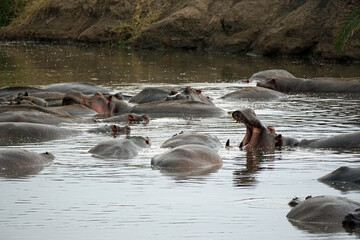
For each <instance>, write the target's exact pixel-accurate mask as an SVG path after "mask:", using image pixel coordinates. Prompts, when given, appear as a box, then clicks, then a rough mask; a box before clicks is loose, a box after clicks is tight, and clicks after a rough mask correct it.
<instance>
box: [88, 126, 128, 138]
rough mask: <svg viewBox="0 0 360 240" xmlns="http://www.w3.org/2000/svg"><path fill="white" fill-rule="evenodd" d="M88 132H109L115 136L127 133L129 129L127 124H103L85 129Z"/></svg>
mask: <svg viewBox="0 0 360 240" xmlns="http://www.w3.org/2000/svg"><path fill="white" fill-rule="evenodd" d="M87 132H89V133H98V134H111V135H113V136H117V135H120V134H126V135H129V134H130V132H131V129H130V127H129V126H125V127H120V126H118V125H114V124H113V125H104V126H100V127H95V128H91V129H89V130H87Z"/></svg>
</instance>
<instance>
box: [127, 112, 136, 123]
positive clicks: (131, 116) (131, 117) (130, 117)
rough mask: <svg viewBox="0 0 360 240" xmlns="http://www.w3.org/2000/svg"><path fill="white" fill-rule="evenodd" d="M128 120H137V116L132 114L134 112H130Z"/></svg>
mask: <svg viewBox="0 0 360 240" xmlns="http://www.w3.org/2000/svg"><path fill="white" fill-rule="evenodd" d="M128 120H129V122H136V117H135V116H134V115H132V114H129V115H128Z"/></svg>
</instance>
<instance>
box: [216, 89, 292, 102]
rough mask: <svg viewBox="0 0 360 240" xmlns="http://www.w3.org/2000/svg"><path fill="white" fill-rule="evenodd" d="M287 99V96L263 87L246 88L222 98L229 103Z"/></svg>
mask: <svg viewBox="0 0 360 240" xmlns="http://www.w3.org/2000/svg"><path fill="white" fill-rule="evenodd" d="M284 97H286V95H285V94H283V93H281V92H278V91H274V90H271V89H268V88H263V87H244V88H241V89H239V90H236V91H234V92H231V93H228V94H226V95H224V96H222V97H221V98H222V99H225V100H229V101H239V100H249V101H265V100H276V99H279V98H284Z"/></svg>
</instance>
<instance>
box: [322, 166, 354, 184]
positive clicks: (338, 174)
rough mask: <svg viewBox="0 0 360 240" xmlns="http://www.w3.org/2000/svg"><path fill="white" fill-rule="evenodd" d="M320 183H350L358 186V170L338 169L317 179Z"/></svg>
mask: <svg viewBox="0 0 360 240" xmlns="http://www.w3.org/2000/svg"><path fill="white" fill-rule="evenodd" d="M318 181H320V182H343V183H344V182H351V183H357V184H360V168H349V167H345V166H344V167H339V168H338V169H336V170H334V171H333V172H331V173H329V174H326V175H325V176H322V177H320V178H318Z"/></svg>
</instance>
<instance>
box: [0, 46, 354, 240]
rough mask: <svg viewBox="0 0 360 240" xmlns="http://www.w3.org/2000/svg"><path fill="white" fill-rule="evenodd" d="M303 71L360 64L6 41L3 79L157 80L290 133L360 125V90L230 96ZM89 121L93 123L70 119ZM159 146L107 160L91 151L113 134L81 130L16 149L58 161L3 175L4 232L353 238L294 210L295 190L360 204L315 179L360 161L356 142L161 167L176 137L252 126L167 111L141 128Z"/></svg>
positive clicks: (232, 152) (117, 86) (0, 208)
mask: <svg viewBox="0 0 360 240" xmlns="http://www.w3.org/2000/svg"><path fill="white" fill-rule="evenodd" d="M272 68H278V69H286V70H288V71H289V72H291V73H293V74H294V75H295V76H299V77H322V76H332V77H356V76H360V65H359V64H356V63H353V64H335V63H326V62H314V61H305V60H302V59H293V58H278V59H267V58H263V57H259V56H249V55H247V56H238V55H222V54H215V53H212V54H204V53H200V52H182V51H176V52H173V51H126V50H116V49H115V50H114V49H109V48H90V47H74V46H51V45H36V44H31V43H26V44H23V43H21V44H19V43H17V44H14V43H12V44H2V45H0V87H2V86H8V85H33V86H41V85H46V84H50V83H56V82H72V81H89V82H93V83H96V84H99V85H102V86H105V87H108V88H110V89H111V90H112V91H113V92H119V91H120V92H123V93H126V94H129V95H134V94H136V93H138V92H139V91H140V90H142V89H143V88H145V87H148V86H164V85H166V86H168V85H180V86H192V87H194V88H198V89H201V90H202V91H203V93H204V94H205V95H208V96H211V97H212V98H213V99H214V103H215V104H216V105H217V106H218V107H221V108H222V109H224V110H225V111H227V112H230V111H234V110H237V109H241V108H246V107H250V108H253V109H254V110H255V112H256V114H257V115H258V117H259V118H260V119H261V120H262V122H263V124H264V125H272V126H275V128H276V131H277V132H281V133H282V134H283V135H286V136H291V137H295V138H298V139H303V138H308V139H312V138H317V137H324V136H331V135H334V134H338V133H347V132H353V131H358V130H360V110H359V104H360V98H359V97H358V96H355V97H354V96H346V95H326V94H325V95H317V94H311V95H309V94H292V95H289V96H288V97H287V98H285V99H282V100H279V101H272V102H249V101H238V102H230V101H224V100H222V99H220V97H221V96H223V95H225V94H226V93H229V92H231V91H234V90H236V89H238V88H239V87H240V86H241V84H238V83H236V82H237V81H239V80H241V79H245V78H248V77H250V76H251V75H252V74H253V73H255V72H258V71H261V70H266V69H272ZM63 126H66V127H71V128H76V129H80V130H86V129H88V128H91V127H95V125H85V124H67V125H66V124H64V125H63ZM131 127H132V135H142V136H147V137H149V138H150V139H151V147H150V148H149V149H146V150H144V151H143V152H141V153H140V154H139V155H138V156H137V157H135V158H133V159H128V160H114V159H99V158H95V157H92V156H91V154H89V153H88V150H89V149H90V148H91V147H93V146H94V145H95V144H97V143H98V142H100V141H102V140H105V139H108V138H109V137H108V136H101V135H100V136H99V135H95V134H90V133H84V134H81V135H79V136H74V137H69V138H67V139H63V140H55V141H50V142H44V143H32V144H23V145H19V146H12V147H21V148H25V149H29V150H33V151H36V152H44V151H49V152H52V153H53V154H54V155H55V156H56V159H55V161H54V163H53V164H52V165H51V166H49V167H46V168H44V169H43V170H42V171H40V172H39V173H37V174H30V175H27V176H23V177H12V178H9V177H0V186H1V198H0V239H48V238H51V239H64V238H68V239H70V238H71V239H185V238H186V239H265V238H266V239H279V237H280V238H281V239H355V238H358V237H359V235H358V234H356V233H348V232H345V231H340V232H331V231H330V232H329V231H327V230H326V229H322V230H314V229H311V228H301V227H297V226H294V225H293V224H292V223H290V222H289V221H288V220H287V219H286V217H285V216H286V214H287V212H288V211H289V210H290V207H289V206H288V205H287V203H288V202H289V201H290V200H291V198H293V197H294V196H298V197H305V196H307V195H313V196H316V195H334V196H344V197H347V198H350V199H352V200H356V201H360V188H351V189H348V188H346V187H345V186H329V185H326V184H323V183H320V182H318V181H317V180H316V179H317V178H318V177H320V176H323V175H325V174H327V173H329V172H331V171H333V170H335V169H336V168H338V167H340V166H344V165H345V166H349V167H356V166H358V165H359V162H360V153H359V151H334V150H319V149H315V150H314V149H301V148H291V149H282V150H275V151H272V152H260V153H250V152H249V153H247V152H244V151H241V150H239V149H238V148H231V149H229V150H227V149H225V148H222V149H219V150H218V152H219V155H220V156H221V157H222V159H223V161H224V163H223V166H222V167H221V168H220V169H218V170H213V171H212V172H207V173H191V174H183V173H182V174H175V173H167V172H163V171H159V170H154V169H152V168H151V166H150V160H151V158H152V157H153V156H154V155H156V154H159V153H162V152H164V151H165V149H161V148H160V145H161V144H162V143H163V142H164V141H165V140H167V139H168V138H169V137H171V136H172V135H174V134H176V133H179V132H180V131H185V132H198V133H210V134H212V135H215V136H217V137H218V138H219V139H220V141H221V143H222V144H223V145H225V142H226V140H227V139H230V141H231V144H232V145H236V144H239V142H240V141H241V139H242V137H243V136H244V133H245V128H244V126H243V125H242V124H239V123H236V122H235V121H234V120H233V119H232V118H231V116H230V115H226V116H224V117H221V118H206V119H203V118H191V119H183V118H158V119H152V120H151V121H150V123H149V124H148V125H132V126H131Z"/></svg>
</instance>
